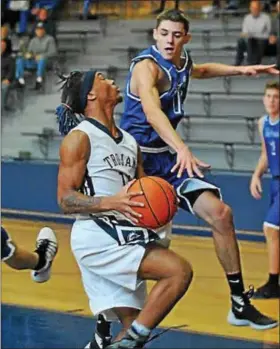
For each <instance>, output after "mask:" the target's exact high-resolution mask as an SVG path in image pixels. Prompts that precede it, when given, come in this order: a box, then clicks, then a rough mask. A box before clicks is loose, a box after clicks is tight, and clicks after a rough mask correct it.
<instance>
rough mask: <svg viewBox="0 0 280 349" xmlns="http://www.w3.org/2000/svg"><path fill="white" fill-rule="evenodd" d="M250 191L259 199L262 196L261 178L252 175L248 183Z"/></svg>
mask: <svg viewBox="0 0 280 349" xmlns="http://www.w3.org/2000/svg"><path fill="white" fill-rule="evenodd" d="M250 192H251V194H252V196H253V197H254V198H255V199H257V200H259V199H260V198H261V197H262V183H261V179H260V178H259V177H257V176H253V177H252V180H251V184H250Z"/></svg>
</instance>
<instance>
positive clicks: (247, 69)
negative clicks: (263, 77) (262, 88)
mask: <svg viewBox="0 0 280 349" xmlns="http://www.w3.org/2000/svg"><path fill="white" fill-rule="evenodd" d="M239 68H240V73H241V74H242V75H249V76H250V75H252V76H255V75H258V74H271V75H279V74H280V71H279V70H278V69H277V68H276V64H272V65H262V64H259V65H248V66H242V67H239Z"/></svg>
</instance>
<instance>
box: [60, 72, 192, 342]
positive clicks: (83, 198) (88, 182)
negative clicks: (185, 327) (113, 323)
mask: <svg viewBox="0 0 280 349" xmlns="http://www.w3.org/2000/svg"><path fill="white" fill-rule="evenodd" d="M62 78H63V80H64V81H65V82H64V85H63V91H62V104H61V105H60V106H59V107H58V108H57V115H58V120H59V126H60V132H61V133H62V134H63V135H66V136H65V138H64V140H63V142H62V144H61V148H60V166H59V174H58V192H57V195H58V203H59V205H60V207H61V208H62V210H63V211H64V212H65V213H70V214H76V221H75V223H74V224H73V227H72V232H71V247H72V251H73V253H74V256H75V258H76V260H77V263H78V265H79V268H80V271H81V275H82V280H83V285H84V288H85V291H86V293H87V295H88V298H89V303H90V308H91V310H92V312H93V313H94V314H95V315H97V314H103V315H102V316H104V317H106V319H107V320H115V319H118V320H120V321H121V323H122V324H123V330H122V331H121V333H120V334H119V335H118V336H117V337H116V338H115V340H114V341H113V342H112V341H111V338H110V337H105V338H104V337H103V338H102V337H98V338H97V339H96V341H95V343H92V344H91V346H90V347H91V348H107V349H115V348H116V349H117V348H142V347H143V345H144V344H145V343H146V342H147V341H148V340H149V336H150V333H151V331H152V330H153V329H154V328H155V327H156V326H157V325H158V324H159V323H160V322H161V321H162V320H163V319H164V317H165V316H166V315H167V314H168V313H169V312H170V311H171V309H172V308H173V307H174V305H175V304H176V303H177V302H178V301H179V299H180V298H181V297H182V296H183V295H184V294H185V293H186V291H187V289H188V287H189V285H190V282H191V279H192V268H191V266H190V264H189V263H188V262H187V261H185V260H184V259H182V258H181V257H179V256H178V255H176V254H175V253H174V252H172V251H170V250H168V249H165V248H163V247H161V246H160V245H158V244H157V240H159V239H160V237H159V235H158V234H156V233H155V232H154V231H152V230H149V229H144V228H141V227H138V226H136V225H135V224H134V223H136V224H137V219H138V218H139V214H138V213H136V212H135V211H134V210H133V208H134V207H136V206H142V204H140V203H138V202H136V201H134V200H133V198H134V197H136V196H138V195H142V194H143V193H139V192H138V193H128V192H127V189H128V188H129V186H130V185H131V183H133V179H135V178H139V177H142V176H143V175H144V172H143V169H142V165H141V154H140V152H139V148H138V145H137V143H136V141H135V139H134V138H133V137H132V136H131V135H129V134H128V133H127V132H125V131H123V130H121V129H119V128H117V127H116V125H115V122H114V117H113V113H114V108H115V106H116V105H117V104H118V103H119V102H121V100H122V97H121V95H120V92H119V89H118V87H117V86H116V85H115V84H114V82H113V81H112V80H108V79H106V78H105V77H104V76H103V75H102V74H101V73H99V72H96V71H88V72H85V73H83V72H77V71H76V72H73V73H71V74H70V75H69V76H68V77H62ZM145 280H155V281H156V284H155V286H154V288H153V289H152V290H151V292H150V294H149V296H148V297H147V298H146V285H145Z"/></svg>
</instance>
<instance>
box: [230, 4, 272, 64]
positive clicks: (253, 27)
mask: <svg viewBox="0 0 280 349" xmlns="http://www.w3.org/2000/svg"><path fill="white" fill-rule="evenodd" d="M261 6H262V5H261V3H260V1H251V3H250V13H249V14H248V15H246V16H245V18H244V20H243V24H242V33H241V37H240V38H239V39H238V42H237V49H236V59H235V65H241V64H242V62H243V59H244V53H245V52H247V62H248V64H259V63H261V60H262V57H263V55H264V52H265V49H266V47H267V45H268V38H269V35H270V32H271V20H270V17H269V16H268V15H267V14H266V13H263V12H261Z"/></svg>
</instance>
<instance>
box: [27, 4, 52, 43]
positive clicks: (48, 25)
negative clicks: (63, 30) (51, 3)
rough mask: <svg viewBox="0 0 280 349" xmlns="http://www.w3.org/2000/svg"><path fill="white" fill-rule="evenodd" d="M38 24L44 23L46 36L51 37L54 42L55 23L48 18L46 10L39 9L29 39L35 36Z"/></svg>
mask: <svg viewBox="0 0 280 349" xmlns="http://www.w3.org/2000/svg"><path fill="white" fill-rule="evenodd" d="M39 22H42V23H44V27H45V30H46V34H48V35H50V36H52V37H53V38H54V39H55V40H56V23H55V21H53V20H52V19H51V18H49V14H48V10H47V9H46V8H40V9H39V10H38V11H37V16H36V20H35V23H34V25H33V28H32V30H31V37H34V36H35V31H36V26H37V24H38V23H39Z"/></svg>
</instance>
